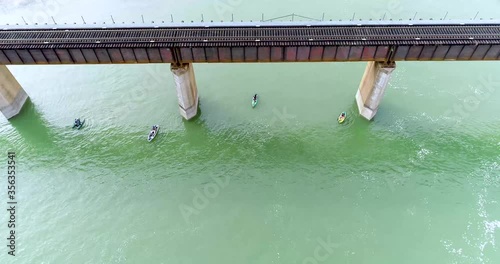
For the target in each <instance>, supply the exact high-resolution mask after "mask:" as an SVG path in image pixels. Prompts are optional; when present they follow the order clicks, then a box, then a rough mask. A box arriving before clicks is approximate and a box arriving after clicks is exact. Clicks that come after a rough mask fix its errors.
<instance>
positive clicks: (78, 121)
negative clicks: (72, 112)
mask: <svg viewBox="0 0 500 264" xmlns="http://www.w3.org/2000/svg"><path fill="white" fill-rule="evenodd" d="M79 125H80V118H78V119H75V126H79Z"/></svg>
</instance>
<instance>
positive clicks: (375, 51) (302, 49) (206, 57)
mask: <svg viewBox="0 0 500 264" xmlns="http://www.w3.org/2000/svg"><path fill="white" fill-rule="evenodd" d="M151 46H152V47H145V48H143V47H140V48H133V47H132V48H131V47H126V48H123V47H120V45H115V46H114V47H106V48H102V47H99V48H92V47H91V46H90V45H89V47H88V48H49V47H47V48H43V49H42V48H24V49H14V48H13V47H11V48H10V49H2V48H1V47H0V64H3V65H18V64H19V65H21V64H25V65H26V64H28V65H29V64H111V63H113V64H122V63H216V62H218V63H241V62H320V61H325V62H328V61H330V62H346V61H379V62H388V61H454V60H459V61H460V60H464V61H470V60H500V44H498V45H497V44H495V45H489V44H477V45H474V44H471V45H411V46H410V45H408V46H389V45H368V46H347V45H346V46H306V45H304V46H247V47H181V48H177V47H175V48H166V47H154V46H155V45H154V44H153V45H151Z"/></svg>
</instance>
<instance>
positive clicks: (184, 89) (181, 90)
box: [170, 63, 198, 120]
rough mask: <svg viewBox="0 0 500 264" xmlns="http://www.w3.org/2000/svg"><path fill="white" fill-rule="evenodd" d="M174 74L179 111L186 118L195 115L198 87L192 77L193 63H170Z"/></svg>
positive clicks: (196, 111)
mask: <svg viewBox="0 0 500 264" xmlns="http://www.w3.org/2000/svg"><path fill="white" fill-rule="evenodd" d="M170 70H171V71H172V73H173V74H174V81H175V89H176V90H177V98H178V99H179V111H180V113H181V115H182V117H184V118H185V119H186V120H189V119H191V118H193V117H195V116H196V114H197V113H198V88H197V87H196V79H195V77H194V69H193V64H191V63H188V64H183V65H181V66H175V65H174V64H171V65H170Z"/></svg>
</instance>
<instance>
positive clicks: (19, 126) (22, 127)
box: [9, 98, 58, 152]
mask: <svg viewBox="0 0 500 264" xmlns="http://www.w3.org/2000/svg"><path fill="white" fill-rule="evenodd" d="M9 121H10V124H11V125H12V127H13V128H14V129H15V130H16V131H17V132H18V133H19V135H20V137H21V138H22V140H23V141H24V142H20V144H18V147H20V148H27V149H30V150H35V151H40V150H41V151H51V152H53V151H57V150H58V148H57V146H56V145H55V142H56V141H57V137H56V135H55V133H54V131H52V130H51V128H50V126H49V124H48V122H47V121H46V120H45V119H44V118H43V116H42V114H41V113H40V112H39V111H38V109H37V107H36V105H35V104H33V102H32V101H31V99H30V98H28V99H27V100H26V103H25V105H24V107H23V109H22V110H21V112H20V113H19V114H18V115H17V116H15V117H13V118H12V119H10V120H9Z"/></svg>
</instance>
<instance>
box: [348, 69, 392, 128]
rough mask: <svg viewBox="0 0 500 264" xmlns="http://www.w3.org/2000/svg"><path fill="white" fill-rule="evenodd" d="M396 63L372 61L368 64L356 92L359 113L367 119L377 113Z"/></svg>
mask: <svg viewBox="0 0 500 264" xmlns="http://www.w3.org/2000/svg"><path fill="white" fill-rule="evenodd" d="M395 68H396V64H395V63H392V64H384V63H380V62H375V61H370V62H368V65H366V69H365V73H364V74H363V79H361V83H360V84H359V88H358V92H357V93H356V102H357V103H358V110H359V113H360V114H361V115H362V116H363V117H364V118H366V119H368V120H371V119H372V118H373V117H374V116H375V114H376V113H377V110H378V106H379V104H380V101H382V97H384V91H385V87H386V86H387V83H389V79H390V78H391V73H392V71H393V70H394V69H395Z"/></svg>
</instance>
